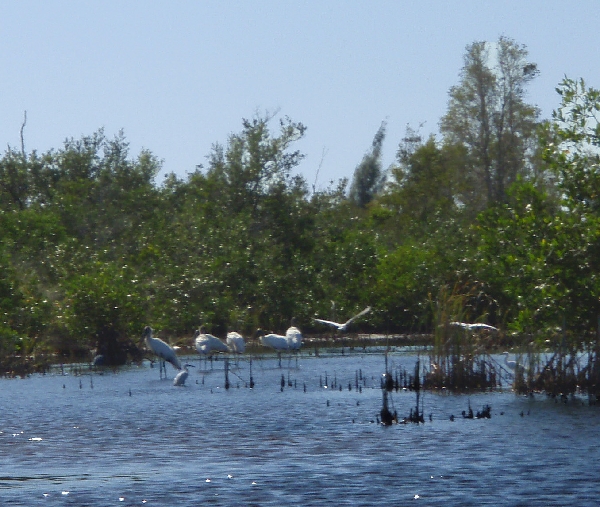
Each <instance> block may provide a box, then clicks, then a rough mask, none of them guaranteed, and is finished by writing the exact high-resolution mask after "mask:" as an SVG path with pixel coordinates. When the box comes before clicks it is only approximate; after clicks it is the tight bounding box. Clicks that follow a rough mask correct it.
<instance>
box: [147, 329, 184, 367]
mask: <svg viewBox="0 0 600 507" xmlns="http://www.w3.org/2000/svg"><path fill="white" fill-rule="evenodd" d="M142 337H143V338H144V341H145V342H146V347H148V348H149V349H150V350H151V351H152V352H153V353H154V354H155V355H157V356H158V358H159V361H158V363H159V368H160V378H162V370H163V368H164V370H165V378H167V365H166V364H165V362H166V361H168V362H169V363H171V364H172V365H173V367H174V368H177V369H178V370H181V362H180V361H179V358H178V357H177V354H175V350H173V347H171V346H170V345H169V344H168V343H165V342H164V341H162V340H161V339H160V338H154V337H153V336H152V328H151V327H150V326H146V327H145V328H144V333H143V335H142Z"/></svg>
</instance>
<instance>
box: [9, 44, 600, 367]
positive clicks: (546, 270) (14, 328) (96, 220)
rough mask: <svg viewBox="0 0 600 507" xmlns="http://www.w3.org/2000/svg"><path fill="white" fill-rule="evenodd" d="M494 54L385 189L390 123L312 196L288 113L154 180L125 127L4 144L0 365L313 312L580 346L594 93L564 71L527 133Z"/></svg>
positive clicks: (375, 323)
mask: <svg viewBox="0 0 600 507" xmlns="http://www.w3.org/2000/svg"><path fill="white" fill-rule="evenodd" d="M490 48H491V46H489V45H487V44H483V43H475V44H473V45H472V46H469V48H468V52H467V55H466V57H465V67H464V68H463V73H462V75H461V83H460V84H459V85H458V86H456V87H454V88H453V89H452V90H451V92H450V97H451V98H450V104H449V110H448V113H447V115H446V116H445V117H444V119H443V120H442V132H443V134H444V138H443V142H438V141H437V140H436V139H435V137H433V136H432V137H430V138H429V139H427V140H426V141H425V142H423V141H422V139H421V137H420V136H419V135H418V134H417V133H416V132H414V131H411V130H409V131H408V132H407V135H406V137H405V138H404V139H403V140H402V143H401V144H400V146H399V150H398V157H397V164H396V165H395V166H394V167H392V168H391V171H390V180H389V181H388V182H387V185H386V186H385V187H384V186H383V174H382V170H381V148H382V143H383V141H384V138H385V128H386V125H385V123H383V124H382V125H381V127H380V129H379V130H378V132H377V134H376V135H375V138H374V140H373V144H372V147H371V150H370V152H369V153H368V154H367V155H366V156H365V158H364V159H363V161H362V162H361V164H360V165H359V166H358V167H357V169H356V171H355V174H354V178H353V181H352V185H351V187H350V191H349V193H348V197H347V196H346V190H347V188H346V187H347V180H345V179H344V180H340V181H339V182H338V183H337V184H333V185H332V186H331V187H330V188H328V189H326V190H322V191H318V192H316V191H315V192H313V193H312V194H309V191H308V188H307V185H306V182H305V180H304V178H302V177H301V176H299V175H297V174H296V171H297V170H298V168H299V165H300V163H301V162H302V160H303V155H302V154H301V153H300V152H299V151H298V150H296V149H295V146H294V145H295V143H296V142H297V141H298V140H300V139H302V137H303V136H304V134H305V131H306V128H305V127H304V126H303V125H302V124H301V123H297V122H294V121H292V120H290V119H289V118H282V119H280V120H279V121H278V122H277V121H276V120H275V118H274V117H273V116H268V115H267V116H265V117H260V116H257V117H255V118H253V119H251V120H243V123H242V129H241V131H240V132H239V133H236V134H232V135H231V136H230V137H229V139H228V140H227V143H226V144H224V145H219V144H216V145H214V147H213V149H212V152H211V153H210V154H209V157H208V164H207V167H206V169H204V168H202V167H199V168H198V169H197V170H196V171H195V172H194V173H192V174H189V175H188V176H187V178H186V179H179V178H177V177H176V176H175V175H173V174H172V175H169V176H168V177H167V178H165V180H164V183H163V185H162V186H157V185H156V184H155V182H154V177H155V175H156V174H157V172H158V170H159V169H160V163H159V161H158V160H157V159H156V158H155V157H154V156H153V155H152V154H151V153H150V152H147V151H142V152H141V153H140V154H139V155H138V156H137V157H134V158H131V157H130V156H129V151H128V143H127V142H126V140H125V138H124V136H123V134H119V135H117V136H116V137H115V138H114V139H107V138H106V137H105V136H104V133H103V132H102V131H98V132H96V133H95V134H92V135H91V136H84V137H82V138H81V139H79V140H75V139H70V140H68V141H67V142H66V143H65V145H64V146H63V147H62V148H60V149H58V150H51V151H49V152H48V153H45V154H43V155H38V154H36V153H35V152H34V153H31V154H25V153H20V152H18V151H15V150H12V149H10V148H9V149H8V150H7V151H6V152H5V154H4V156H3V157H2V158H0V237H1V238H2V241H0V273H1V274H0V313H1V315H2V318H1V319H0V355H1V354H5V355H7V354H13V355H14V354H30V353H32V352H35V351H37V350H49V351H54V352H60V353H64V354H73V353H74V352H76V351H77V350H81V351H83V352H84V353H86V352H87V351H88V350H89V349H90V348H97V349H98V350H99V351H109V352H111V353H114V354H115V355H116V356H119V352H123V351H125V352H127V353H130V352H132V351H134V348H135V347H134V345H135V344H136V343H137V342H138V341H139V337H140V334H141V331H142V329H143V327H144V326H145V325H148V324H149V325H152V326H153V327H155V328H157V329H160V330H162V331H164V332H167V333H169V334H170V335H171V336H172V337H173V339H177V340H180V341H181V342H182V343H185V342H187V341H188V340H189V338H190V336H191V335H192V332H193V330H194V329H195V328H197V327H198V326H199V325H201V324H205V325H207V326H208V327H209V328H210V329H211V331H212V332H214V333H216V334H220V335H223V334H224V333H225V332H226V329H227V328H228V327H230V326H233V327H235V328H237V329H238V330H240V331H242V332H244V333H245V334H246V335H250V334H252V333H253V332H254V331H255V330H256V329H257V328H258V327H261V328H264V329H269V330H273V331H283V330H284V329H285V328H286V327H287V326H288V325H289V321H290V318H292V317H296V318H297V320H298V323H299V325H300V326H301V328H302V329H303V330H304V331H305V332H307V333H310V332H312V331H315V332H316V331H319V328H316V327H314V325H313V322H312V318H313V317H315V316H319V317H324V318H328V317H331V318H335V317H336V316H335V315H331V312H332V311H333V310H332V309H333V308H335V311H336V312H337V316H338V317H339V316H341V315H353V314H355V313H356V312H357V311H359V310H361V309H362V308H364V307H365V306H367V305H369V306H372V307H373V311H372V312H371V313H370V314H369V316H368V318H365V319H363V320H361V322H360V323H359V324H358V325H359V326H360V329H363V330H366V329H369V330H375V331H379V332H383V331H404V332H410V331H429V332H433V333H434V334H435V336H436V337H437V339H438V341H439V343H438V345H439V344H440V343H447V341H448V340H447V338H450V337H451V336H450V335H449V334H448V333H447V329H445V328H444V327H443V326H444V325H445V324H446V320H448V319H464V320H467V321H486V322H488V321H489V322H490V323H493V324H496V325H499V326H500V327H502V328H503V329H507V330H508V331H511V332H515V333H517V334H521V333H526V334H528V335H530V334H531V335H536V333H540V331H541V332H542V333H545V334H539V337H540V339H544V337H545V336H546V335H547V333H554V332H556V330H557V329H559V328H560V327H562V325H563V323H566V325H567V326H568V327H569V329H571V330H572V331H573V336H575V333H577V336H582V337H585V336H587V337H589V336H590V335H591V333H592V332H594V330H595V326H596V322H597V315H598V314H599V313H600V279H599V277H598V273H600V254H599V253H598V252H600V212H599V211H600V198H599V196H600V176H599V175H600V172H599V171H598V168H599V167H600V158H599V153H600V151H599V148H600V127H598V122H597V121H596V117H597V114H598V111H600V92H598V91H596V90H595V89H592V88H586V87H585V84H584V83H583V81H579V82H575V81H572V80H568V79H566V80H565V81H564V82H563V83H562V84H561V86H560V88H559V93H560V95H561V98H562V104H561V107H560V108H559V109H558V111H557V112H556V113H555V115H554V118H553V121H552V122H548V123H546V124H544V127H543V129H539V130H536V129H537V127H538V125H537V114H538V112H537V109H536V108H535V107H533V106H530V105H528V104H526V103H525V101H524V95H523V93H524V88H525V86H526V85H527V84H528V83H529V82H530V81H531V79H532V78H533V77H534V76H535V74H536V68H535V66H534V65H532V64H529V63H528V62H527V60H526V56H527V53H526V51H525V48H524V47H522V46H519V45H517V44H516V43H514V42H513V41H511V40H510V39H506V38H500V40H499V42H498V44H497V45H496V51H495V53H494V54H495V60H494V61H496V63H497V64H496V65H495V66H491V65H490V62H491V61H492V60H491V59H490V55H489V54H488V53H490ZM537 134H539V137H536V135H537ZM540 154H542V155H543V159H542V158H540ZM542 163H543V164H545V165H541V164H542ZM549 174H552V175H553V177H554V178H549V177H548V175H549ZM332 302H333V305H332ZM440 326H442V328H443V329H442V331H440V329H441V328H440ZM444 333H446V334H444ZM454 338H456V339H458V338H460V340H462V339H463V338H464V339H466V337H464V336H460V337H457V336H454V337H453V339H454ZM456 343H458V344H459V345H460V346H459V347H458V349H460V351H464V350H468V347H467V345H469V346H476V347H479V346H480V343H471V342H469V343H466V342H462V341H461V342H460V343H459V342H456ZM573 343H574V344H576V343H577V339H576V338H573ZM465 347H467V348H465ZM458 349H455V352H456V350H458ZM469 350H470V349H469ZM453 354H454V355H455V356H456V357H457V358H458V359H457V360H459V359H460V357H459V356H460V355H461V354H462V352H456V353H454V352H453ZM120 358H121V357H120V356H119V357H117V358H116V359H115V360H120Z"/></svg>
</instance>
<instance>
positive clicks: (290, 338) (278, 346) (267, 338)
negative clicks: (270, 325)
mask: <svg viewBox="0 0 600 507" xmlns="http://www.w3.org/2000/svg"><path fill="white" fill-rule="evenodd" d="M256 335H257V336H258V337H259V340H260V343H261V344H262V345H264V346H265V347H269V348H272V349H273V350H275V351H276V352H277V357H278V358H279V367H280V368H281V353H282V352H285V351H291V350H298V349H300V347H301V346H302V333H301V332H300V330H299V329H298V328H297V327H296V326H295V320H294V319H292V325H291V326H290V327H289V328H288V329H287V331H286V332H285V336H283V335H280V334H275V333H269V334H267V333H265V331H263V330H262V329H259V330H258V331H257V332H256ZM290 359H291V357H290Z"/></svg>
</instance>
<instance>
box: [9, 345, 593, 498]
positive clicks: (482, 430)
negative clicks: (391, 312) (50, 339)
mask: <svg viewBox="0 0 600 507" xmlns="http://www.w3.org/2000/svg"><path fill="white" fill-rule="evenodd" d="M190 359H191V360H192V361H193V362H194V364H196V367H195V368H191V369H190V376H189V378H188V381H187V383H186V386H185V387H174V386H173V385H172V378H173V376H174V373H175V372H174V370H173V369H172V368H170V366H169V367H168V368H169V369H168V373H169V376H170V380H168V381H165V380H162V381H161V380H159V372H158V368H150V367H149V363H144V365H142V366H141V367H129V368H123V369H121V370H118V371H116V372H113V371H107V372H105V373H104V374H98V373H93V374H91V375H90V374H85V375H81V376H75V375H71V374H69V375H64V376H63V375H60V372H58V373H56V372H53V373H52V374H50V375H45V376H41V375H40V376H32V377H30V378H27V379H14V380H7V379H3V380H0V383H1V384H0V385H1V388H0V431H1V433H0V470H1V472H0V504H1V505H23V506H35V505H44V506H58V505H61V506H62V505H148V506H151V505H182V506H188V505H189V506H191V505H201V504H208V505H260V506H267V505H272V506H281V505H315V506H317V505H381V504H388V505H405V504H408V503H413V502H414V503H415V505H419V504H420V505H440V506H441V505H595V504H596V503H597V496H598V494H599V493H600V485H598V479H597V477H598V473H599V472H600V452H598V450H597V445H596V438H597V435H598V434H599V432H598V430H599V429H600V423H599V420H600V418H599V416H600V414H598V410H599V408H598V407H589V406H587V405H586V404H585V403H584V402H583V401H582V400H571V401H569V402H568V403H567V404H564V403H557V402H556V400H551V399H547V398H546V397H544V396H541V395H540V396H537V397H536V398H533V399H532V398H529V397H518V396H515V395H514V394H513V393H511V392H510V391H503V392H493V393H478V394H473V395H469V396H467V395H460V396H454V395H448V394H446V395H443V394H431V393H425V395H424V396H425V398H424V414H425V421H426V422H425V424H421V425H416V424H407V425H393V426H391V427H387V428H386V427H382V426H380V425H377V424H376V422H375V421H376V417H377V415H378V414H379V411H380V409H381V405H382V393H381V389H380V388H379V386H380V375H381V373H383V371H384V357H383V354H363V353H357V352H354V353H348V352H347V353H346V354H345V355H343V356H342V355H341V354H339V353H337V354H330V355H328V354H322V355H321V356H320V357H318V358H317V357H314V356H313V357H309V356H307V355H306V354H304V355H302V356H301V357H300V358H299V359H298V363H297V364H298V365H297V366H296V362H295V360H294V359H292V361H291V362H289V363H288V361H287V360H286V359H284V360H283V362H282V365H283V368H281V369H280V368H279V367H278V363H277V359H276V358H275V357H273V356H266V357H265V358H263V359H260V360H259V359H255V360H254V361H253V363H252V374H253V378H254V381H255V383H256V385H255V388H254V389H249V388H248V387H247V385H248V383H249V362H248V359H247V358H244V359H242V360H241V362H240V364H239V368H238V367H235V366H234V365H233V362H232V371H231V373H230V382H231V385H232V387H231V388H230V389H229V390H225V389H224V388H223V385H224V371H223V364H224V363H223V361H216V362H214V363H213V365H212V369H211V365H210V363H207V364H205V363H204V362H201V363H200V361H199V360H198V359H197V358H196V357H191V358H190ZM415 361H416V356H415V355H414V354H413V353H411V352H408V353H407V352H400V351H398V352H396V353H393V354H391V355H390V356H389V363H390V369H391V370H392V371H393V370H395V369H406V370H408V371H411V370H412V369H414V364H415ZM288 364H289V367H288ZM357 372H361V373H362V376H363V381H361V387H362V392H359V391H357V390H356V387H355V381H356V376H357ZM282 375H283V379H284V387H283V391H282V388H281V384H282ZM325 377H327V381H328V387H327V388H325V387H324V386H323V387H321V385H322V384H324V380H325ZM334 379H335V381H336V385H335V387H334V386H332V382H333V380H334ZM288 382H289V383H291V384H292V386H291V387H290V386H289V385H288ZM305 386H306V391H305ZM339 386H342V389H341V390H340V389H339ZM349 386H350V387H351V390H349V388H348V387H349ZM390 401H391V404H392V409H395V410H396V411H397V412H398V415H399V416H400V417H402V416H406V415H408V413H409V410H410V408H411V407H413V406H414V401H415V397H414V394H413V393H411V392H409V391H406V392H403V391H399V392H393V393H392V394H391V397H390ZM469 403H470V405H471V407H473V410H479V409H481V408H482V407H483V406H484V405H486V404H487V405H491V407H492V418H491V419H479V420H478V419H471V420H467V419H463V418H462V416H461V412H462V411H463V410H466V409H467V405H468V404H469ZM430 415H431V421H430V420H429V416H430ZM451 415H454V416H455V420H454V422H452V421H450V416H451Z"/></svg>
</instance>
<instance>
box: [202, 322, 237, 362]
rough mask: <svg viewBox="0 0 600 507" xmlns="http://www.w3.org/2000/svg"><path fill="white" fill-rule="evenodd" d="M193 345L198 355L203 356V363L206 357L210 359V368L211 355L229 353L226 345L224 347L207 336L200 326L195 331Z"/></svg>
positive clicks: (215, 338)
mask: <svg viewBox="0 0 600 507" xmlns="http://www.w3.org/2000/svg"><path fill="white" fill-rule="evenodd" d="M194 344H195V346H196V351H197V352H198V354H200V355H201V356H204V359H205V363H206V358H207V357H210V358H211V368H212V355H213V354H215V353H217V352H229V349H228V348H227V345H225V344H224V343H223V342H222V341H221V340H219V339H218V338H217V337H216V336H213V335H212V334H208V333H207V332H206V328H205V327H204V326H200V329H197V330H196V332H195V333H194Z"/></svg>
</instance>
